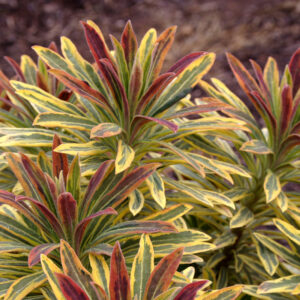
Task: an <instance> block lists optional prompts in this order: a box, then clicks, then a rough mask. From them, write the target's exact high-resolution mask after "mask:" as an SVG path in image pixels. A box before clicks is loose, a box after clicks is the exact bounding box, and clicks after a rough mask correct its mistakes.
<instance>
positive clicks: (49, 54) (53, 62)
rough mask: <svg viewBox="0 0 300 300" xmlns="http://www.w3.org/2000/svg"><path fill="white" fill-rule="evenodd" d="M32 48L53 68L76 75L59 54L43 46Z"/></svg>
mask: <svg viewBox="0 0 300 300" xmlns="http://www.w3.org/2000/svg"><path fill="white" fill-rule="evenodd" d="M32 48H33V50H34V51H35V52H36V53H37V55H38V56H39V57H41V58H42V59H43V61H44V62H45V63H46V64H47V65H48V66H50V67H51V68H56V69H61V70H64V71H65V72H67V73H70V74H74V73H73V71H72V69H71V68H70V66H69V64H68V63H67V62H66V61H65V60H64V59H63V58H62V57H61V56H60V55H59V54H58V53H57V52H55V51H53V50H51V49H49V48H46V47H41V46H33V47H32Z"/></svg>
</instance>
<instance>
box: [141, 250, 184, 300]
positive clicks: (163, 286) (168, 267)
mask: <svg viewBox="0 0 300 300" xmlns="http://www.w3.org/2000/svg"><path fill="white" fill-rule="evenodd" d="M183 250H184V248H183V247H182V248H178V249H176V250H175V251H173V252H172V253H170V254H169V255H167V256H166V257H164V258H163V259H161V261H160V262H159V263H158V265H157V266H156V267H155V268H154V270H153V271H152V273H151V275H150V278H149V280H148V282H147V285H146V290H145V294H144V300H151V299H153V298H154V297H156V296H158V295H159V294H161V293H163V292H165V291H166V290H167V289H168V288H169V286H170V284H171V282H172V278H173V276H174V274H175V272H176V270H177V268H178V266H179V263H180V260H181V258H182V255H183Z"/></svg>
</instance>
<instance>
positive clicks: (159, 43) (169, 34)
mask: <svg viewBox="0 0 300 300" xmlns="http://www.w3.org/2000/svg"><path fill="white" fill-rule="evenodd" d="M176 28H177V27H176V26H172V27H169V28H167V29H166V30H165V31H164V32H163V33H161V35H160V36H159V37H158V38H157V40H156V42H155V48H154V50H153V53H152V62H151V69H152V72H151V73H152V77H153V78H156V77H157V76H158V75H159V73H160V70H161V68H162V65H163V63H164V60H165V57H166V55H167V53H168V51H169V49H170V48H171V46H172V44H173V41H174V36H175V32H176Z"/></svg>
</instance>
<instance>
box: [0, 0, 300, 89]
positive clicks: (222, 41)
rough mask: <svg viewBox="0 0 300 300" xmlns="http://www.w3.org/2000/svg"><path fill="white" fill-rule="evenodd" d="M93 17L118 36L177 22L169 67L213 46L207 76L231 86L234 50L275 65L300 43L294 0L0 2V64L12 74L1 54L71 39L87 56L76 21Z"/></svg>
mask: <svg viewBox="0 0 300 300" xmlns="http://www.w3.org/2000/svg"><path fill="white" fill-rule="evenodd" d="M86 19H92V20H94V21H95V22H96V23H97V24H98V25H99V26H100V28H101V29H102V31H103V33H104V34H105V36H106V38H107V39H109V37H108V35H109V33H112V34H114V35H115V36H117V37H119V36H120V34H121V32H122V28H123V27H124V24H125V23H126V21H127V20H128V19H130V20H131V21H132V23H133V26H134V29H135V31H136V33H137V36H138V37H139V38H141V37H142V35H143V34H144V33H145V31H146V30H147V29H149V28H150V27H155V28H156V29H157V30H158V31H159V32H161V31H162V30H164V29H165V28H166V27H168V26H171V25H178V30H177V35H176V40H175V44H174V46H173V50H172V51H171V53H170V55H169V56H168V61H167V62H166V64H167V65H170V64H172V63H173V62H175V60H176V59H178V58H180V57H182V56H183V55H185V54H188V53H190V52H193V51H203V50H204V51H213V52H216V53H217V61H216V64H215V66H214V67H213V69H212V71H211V72H210V73H209V75H208V76H210V77H212V76H215V77H218V78H220V79H221V80H223V81H225V82H226V83H227V84H229V85H230V86H231V87H232V88H234V89H235V88H236V86H235V85H234V83H233V81H232V75H231V73H230V72H229V68H228V65H227V62H226V58H225V53H226V52H231V53H233V54H234V55H236V56H237V57H238V58H240V59H241V60H242V61H243V62H245V63H246V65H247V66H249V64H248V59H249V58H252V59H255V60H257V61H258V62H259V63H260V64H264V63H265V62H266V59H267V57H268V56H269V55H271V56H273V57H275V58H276V59H277V60H278V62H279V66H280V69H281V70H283V67H284V65H285V64H286V63H287V62H288V59H289V57H290V56H291V54H292V53H293V51H295V50H296V49H297V48H298V47H300V1H299V0H284V1H282V0H248V1H246V0H198V1H197V0H185V1H182V0H169V1H167V0H165V1H164V0H123V1H117V0H114V1H112V0H104V1H103V0H102V1H100V0H56V1H49V0H48V1H47V0H0V26H1V34H0V68H1V69H2V70H4V71H5V72H6V73H7V74H10V75H11V74H12V73H11V71H10V69H9V66H8V64H7V63H6V61H5V60H4V59H3V58H2V57H3V56H10V57H12V58H14V59H16V60H17V61H18V60H19V57H20V55H21V54H24V53H26V54H29V55H31V56H34V52H33V50H31V46H32V45H36V44H39V45H44V46H47V45H48V44H49V43H50V41H52V40H55V41H56V42H57V43H59V36H61V35H65V36H68V37H69V38H71V39H72V40H73V41H74V42H75V43H76V44H77V45H78V48H79V49H80V51H81V52H82V53H83V54H84V56H85V57H87V58H88V57H90V54H89V52H88V50H87V47H86V45H85V42H84V35H83V31H82V28H81V26H80V24H79V21H80V20H86Z"/></svg>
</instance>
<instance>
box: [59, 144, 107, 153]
mask: <svg viewBox="0 0 300 300" xmlns="http://www.w3.org/2000/svg"><path fill="white" fill-rule="evenodd" d="M107 151H108V148H107V147H105V146H102V145H101V144H100V143H99V142H98V141H92V142H88V143H82V144H81V143H65V144H61V145H59V146H58V147H57V148H55V152H59V153H65V154H70V155H77V154H79V155H80V156H91V155H99V154H103V153H105V152H107Z"/></svg>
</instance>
